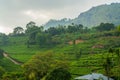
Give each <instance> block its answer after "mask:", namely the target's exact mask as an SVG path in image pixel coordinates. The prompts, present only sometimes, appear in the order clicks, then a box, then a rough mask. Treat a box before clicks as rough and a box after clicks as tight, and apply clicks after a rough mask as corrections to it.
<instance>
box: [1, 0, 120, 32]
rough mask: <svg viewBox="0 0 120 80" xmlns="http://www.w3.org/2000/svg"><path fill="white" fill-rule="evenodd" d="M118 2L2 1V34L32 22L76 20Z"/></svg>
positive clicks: (87, 0)
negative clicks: (105, 5)
mask: <svg viewBox="0 0 120 80" xmlns="http://www.w3.org/2000/svg"><path fill="white" fill-rule="evenodd" d="M116 2H119V3H120V0H0V32H4V33H9V32H12V30H13V28H15V27H17V26H21V27H23V28H25V26H26V24H27V23H28V22H30V21H34V22H36V24H37V25H42V24H44V23H45V22H47V21H48V20H49V19H62V18H75V17H77V16H78V15H79V14H80V13H81V12H84V11H87V10H89V9H90V8H91V7H94V6H98V5H101V4H110V3H116Z"/></svg>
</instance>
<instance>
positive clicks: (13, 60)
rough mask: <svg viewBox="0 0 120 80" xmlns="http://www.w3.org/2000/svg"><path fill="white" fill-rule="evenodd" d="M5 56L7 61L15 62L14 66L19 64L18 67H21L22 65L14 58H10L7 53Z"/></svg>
mask: <svg viewBox="0 0 120 80" xmlns="http://www.w3.org/2000/svg"><path fill="white" fill-rule="evenodd" d="M3 56H4V57H5V58H7V59H9V60H10V61H11V62H13V63H14V64H17V65H21V64H22V63H21V62H19V61H16V60H15V59H13V58H12V57H10V56H9V55H8V54H7V53H5V52H4V53H3Z"/></svg>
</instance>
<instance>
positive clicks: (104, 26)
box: [95, 23, 115, 32]
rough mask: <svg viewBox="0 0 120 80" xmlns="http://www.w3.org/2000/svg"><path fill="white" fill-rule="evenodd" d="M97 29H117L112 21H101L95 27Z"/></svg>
mask: <svg viewBox="0 0 120 80" xmlns="http://www.w3.org/2000/svg"><path fill="white" fill-rule="evenodd" d="M95 28H96V30H97V31H100V32H101V31H110V30H112V29H115V26H114V24H112V23H101V24H100V25H99V26H97V27H95Z"/></svg>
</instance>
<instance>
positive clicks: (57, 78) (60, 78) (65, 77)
mask: <svg viewBox="0 0 120 80" xmlns="http://www.w3.org/2000/svg"><path fill="white" fill-rule="evenodd" d="M45 80H71V74H70V72H68V70H66V69H64V68H56V69H54V70H53V71H52V72H50V73H49V74H48V75H47V77H46V79H45Z"/></svg>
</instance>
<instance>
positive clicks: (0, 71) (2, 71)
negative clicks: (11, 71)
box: [0, 66, 5, 79]
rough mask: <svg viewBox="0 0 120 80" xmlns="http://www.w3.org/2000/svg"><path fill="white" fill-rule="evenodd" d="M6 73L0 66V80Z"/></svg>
mask: <svg viewBox="0 0 120 80" xmlns="http://www.w3.org/2000/svg"><path fill="white" fill-rule="evenodd" d="M4 73H5V70H4V68H2V67H1V66H0V79H1V78H2V75H3V74H4Z"/></svg>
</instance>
